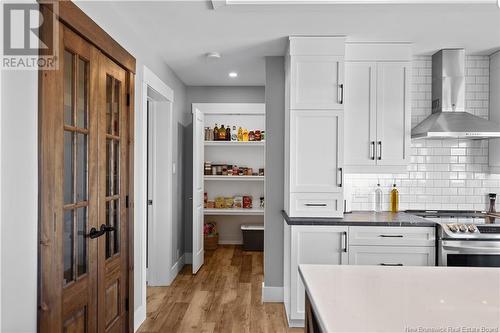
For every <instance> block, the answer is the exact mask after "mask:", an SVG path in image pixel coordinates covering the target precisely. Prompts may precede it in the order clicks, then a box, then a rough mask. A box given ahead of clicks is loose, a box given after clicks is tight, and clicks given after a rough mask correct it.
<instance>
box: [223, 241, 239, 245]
mask: <svg viewBox="0 0 500 333" xmlns="http://www.w3.org/2000/svg"><path fill="white" fill-rule="evenodd" d="M242 244H243V241H241V240H220V241H219V245H242Z"/></svg>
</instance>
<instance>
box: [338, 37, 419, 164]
mask: <svg viewBox="0 0 500 333" xmlns="http://www.w3.org/2000/svg"><path fill="white" fill-rule="evenodd" d="M387 47H389V46H387V45H383V46H372V45H370V47H369V48H368V49H371V50H372V52H371V56H372V57H373V58H374V59H373V61H359V59H365V57H366V55H364V56H361V55H359V54H358V53H359V52H361V51H356V50H357V49H359V50H363V51H366V48H361V46H359V45H358V46H356V47H353V46H351V47H350V48H349V49H350V51H349V57H350V58H352V59H355V60H356V61H349V60H348V61H346V64H345V76H346V78H345V89H346V93H345V109H344V111H345V117H344V121H345V169H346V172H399V171H406V165H407V164H408V161H409V153H410V140H411V138H410V135H411V117H410V96H409V91H410V90H409V89H410V67H411V63H410V62H409V61H394V58H393V57H390V55H389V53H388V52H387V50H385V49H382V51H384V52H381V48H387ZM389 50H390V47H389ZM395 50H396V51H397V52H396V54H398V56H399V57H405V56H407V55H406V53H405V52H402V51H404V49H402V48H401V46H400V45H398V46H397V48H395ZM401 54H403V55H401ZM384 57H386V58H387V59H390V61H384ZM388 57H389V58H388ZM368 58H369V57H368ZM375 60H376V61H375Z"/></svg>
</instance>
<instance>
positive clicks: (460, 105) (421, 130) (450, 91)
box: [411, 49, 500, 139]
mask: <svg viewBox="0 0 500 333" xmlns="http://www.w3.org/2000/svg"><path fill="white" fill-rule="evenodd" d="M411 137H412V139H446V138H448V139H451V138H455V139H486V138H493V137H500V125H499V124H497V123H494V122H492V121H489V120H486V119H483V118H480V117H477V116H474V115H472V114H470V113H468V112H466V111H465V50H464V49H445V50H441V51H439V52H437V53H435V54H434V55H433V56H432V114H431V115H430V116H429V117H427V118H426V119H424V120H423V121H422V122H421V123H420V124H418V125H417V126H415V127H414V128H413V129H412V131H411Z"/></svg>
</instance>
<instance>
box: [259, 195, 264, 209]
mask: <svg viewBox="0 0 500 333" xmlns="http://www.w3.org/2000/svg"><path fill="white" fill-rule="evenodd" d="M260 208H264V197H260Z"/></svg>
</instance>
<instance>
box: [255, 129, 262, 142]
mask: <svg viewBox="0 0 500 333" xmlns="http://www.w3.org/2000/svg"><path fill="white" fill-rule="evenodd" d="M260 140H262V135H261V134H260V131H259V130H255V141H260Z"/></svg>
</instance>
